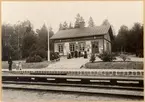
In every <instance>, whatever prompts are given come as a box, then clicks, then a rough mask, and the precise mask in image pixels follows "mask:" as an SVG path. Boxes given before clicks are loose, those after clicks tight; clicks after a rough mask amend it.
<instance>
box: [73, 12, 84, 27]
mask: <svg viewBox="0 0 145 102" xmlns="http://www.w3.org/2000/svg"><path fill="white" fill-rule="evenodd" d="M80 23H84V24H85V21H84V19H83V17H82V16H80V14H77V16H76V21H75V25H74V28H80Z"/></svg>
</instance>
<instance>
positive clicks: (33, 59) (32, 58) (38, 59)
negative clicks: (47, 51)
mask: <svg viewBox="0 0 145 102" xmlns="http://www.w3.org/2000/svg"><path fill="white" fill-rule="evenodd" d="M32 62H42V58H41V57H40V56H39V55H36V56H29V57H28V58H27V59H26V63H32Z"/></svg>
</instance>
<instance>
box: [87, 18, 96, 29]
mask: <svg viewBox="0 0 145 102" xmlns="http://www.w3.org/2000/svg"><path fill="white" fill-rule="evenodd" d="M88 24H89V25H88V27H94V26H95V24H94V21H93V18H92V17H90V18H89V22H88Z"/></svg>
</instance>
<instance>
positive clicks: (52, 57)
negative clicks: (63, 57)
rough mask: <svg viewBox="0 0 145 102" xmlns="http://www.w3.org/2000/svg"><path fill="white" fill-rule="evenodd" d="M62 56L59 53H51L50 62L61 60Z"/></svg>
mask: <svg viewBox="0 0 145 102" xmlns="http://www.w3.org/2000/svg"><path fill="white" fill-rule="evenodd" d="M59 58H60V56H59V53H58V52H50V60H59Z"/></svg>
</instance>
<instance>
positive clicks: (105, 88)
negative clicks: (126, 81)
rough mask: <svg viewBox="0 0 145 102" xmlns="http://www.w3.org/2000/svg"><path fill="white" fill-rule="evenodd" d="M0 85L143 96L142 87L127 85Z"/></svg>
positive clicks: (26, 83)
mask: <svg viewBox="0 0 145 102" xmlns="http://www.w3.org/2000/svg"><path fill="white" fill-rule="evenodd" d="M2 87H3V88H4V89H24V90H41V91H61V92H72V93H86V94H107V95H119V96H133V97H141V98H143V95H144V94H143V88H139V87H128V86H110V85H92V84H90V85H86V84H69V83H45V82H41V83H40V82H14V81H12V82H10V81H5V82H3V84H2Z"/></svg>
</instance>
